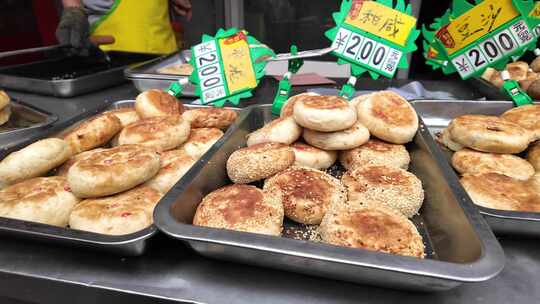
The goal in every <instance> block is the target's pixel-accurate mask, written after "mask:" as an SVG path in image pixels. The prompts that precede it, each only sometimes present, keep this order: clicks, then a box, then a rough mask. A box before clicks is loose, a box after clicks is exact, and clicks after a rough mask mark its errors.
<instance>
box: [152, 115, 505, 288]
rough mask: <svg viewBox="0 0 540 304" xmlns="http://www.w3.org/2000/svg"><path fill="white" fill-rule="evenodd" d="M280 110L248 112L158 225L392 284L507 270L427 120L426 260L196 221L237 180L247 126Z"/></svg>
mask: <svg viewBox="0 0 540 304" xmlns="http://www.w3.org/2000/svg"><path fill="white" fill-rule="evenodd" d="M274 118H275V117H274V116H272V114H271V105H262V106H252V107H250V108H248V109H247V110H246V111H245V112H243V113H242V114H241V115H240V117H239V119H238V120H237V123H238V125H237V126H235V129H234V130H233V132H229V134H228V136H227V138H226V141H225V143H224V144H223V145H221V146H220V147H219V146H214V147H213V148H212V149H210V150H209V152H208V154H207V155H206V156H207V157H208V161H207V162H199V163H197V164H196V165H195V166H194V168H193V170H191V171H190V172H188V173H187V174H186V177H185V178H184V179H182V181H180V183H178V184H177V185H176V187H175V188H174V189H173V190H171V192H169V193H168V194H167V195H166V196H165V197H164V198H163V199H162V200H161V201H160V203H159V204H158V206H157V207H156V209H155V210H154V223H155V225H156V226H157V227H158V228H159V229H160V230H161V231H163V232H165V233H166V234H167V235H169V236H171V237H173V238H176V239H178V240H181V241H183V242H185V243H186V244H187V245H188V246H190V247H191V248H192V249H193V250H195V251H196V252H198V253H200V254H201V255H204V256H207V257H211V258H217V259H222V260H231V261H237V262H241V263H247V264H255V265H259V266H263V267H272V268H278V269H283V270H288V271H294V272H300V273H306V274H310V275H316V276H322V277H326V278H332V279H339V280H345V281H351V282H356V283H363V284H371V285H380V286H385V287H392V288H404V289H411V290H422V291H433V290H446V289H451V288H453V287H456V286H458V285H460V284H461V283H462V282H479V281H485V280H488V279H490V278H492V277H494V276H495V275H497V274H498V273H499V272H500V271H501V270H502V268H503V265H504V254H503V251H502V249H501V247H500V245H499V243H498V242H497V240H496V239H495V237H494V236H493V234H492V232H491V230H490V229H489V226H488V225H487V224H486V222H485V220H484V219H483V218H482V216H481V215H480V214H478V212H477V210H476V209H475V208H474V206H473V204H472V202H471V201H470V199H469V198H468V197H467V196H466V194H465V192H464V190H463V189H462V188H461V187H460V186H459V181H458V180H457V177H456V176H455V174H453V172H451V168H449V166H448V163H447V162H446V161H445V159H444V156H443V155H442V152H441V151H440V149H438V147H437V146H436V143H435V142H434V141H433V139H432V138H431V136H430V134H429V133H428V131H427V128H425V127H424V126H423V124H422V125H421V128H420V129H419V131H418V133H417V134H416V136H415V138H414V142H413V143H411V144H409V145H408V147H407V149H408V151H409V152H410V154H411V158H412V162H411V167H410V170H411V171H412V172H413V173H415V174H416V175H417V176H418V177H419V178H420V179H421V180H422V181H423V186H424V189H425V194H426V199H425V201H424V205H423V207H422V209H421V212H420V216H418V217H416V218H415V219H413V222H414V223H415V225H416V226H417V227H418V228H419V232H420V233H421V234H423V238H424V242H425V245H426V253H427V258H426V259H424V260H420V259H416V258H411V257H404V256H398V255H391V254H385V253H379V252H373V251H368V250H362V249H351V248H343V247H337V246H331V245H326V244H322V243H317V242H312V241H307V240H298V239H291V238H285V237H281V238H279V237H273V236H266V235H260V234H252V233H245V232H237V231H231V230H222V229H214V228H208V227H199V226H194V225H191V223H192V219H193V216H194V213H195V210H196V208H197V205H198V204H199V202H200V201H201V200H202V198H203V197H204V196H205V195H206V194H208V193H209V192H211V191H213V190H216V189H218V188H220V187H222V186H225V185H228V184H231V181H230V180H229V179H228V177H227V172H226V161H227V159H228V157H229V155H230V154H231V153H232V152H234V151H235V150H237V149H239V148H241V147H244V146H245V144H246V135H247V134H248V133H250V132H252V131H254V130H255V129H258V128H260V127H262V126H263V125H264V124H265V123H268V122H270V121H271V120H272V119H274Z"/></svg>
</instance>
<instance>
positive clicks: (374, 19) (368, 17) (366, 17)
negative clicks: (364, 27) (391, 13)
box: [360, 10, 381, 25]
mask: <svg viewBox="0 0 540 304" xmlns="http://www.w3.org/2000/svg"><path fill="white" fill-rule="evenodd" d="M360 20H361V21H362V22H363V23H370V22H371V24H373V25H379V21H381V15H377V14H376V13H374V12H373V11H372V10H368V11H367V12H365V13H363V14H362V17H361V18H360Z"/></svg>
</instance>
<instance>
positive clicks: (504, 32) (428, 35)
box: [422, 0, 540, 79]
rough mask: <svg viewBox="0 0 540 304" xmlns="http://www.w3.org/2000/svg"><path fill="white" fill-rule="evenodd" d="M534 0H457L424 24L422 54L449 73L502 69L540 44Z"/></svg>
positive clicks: (472, 74) (478, 73)
mask: <svg viewBox="0 0 540 304" xmlns="http://www.w3.org/2000/svg"><path fill="white" fill-rule="evenodd" d="M537 6H538V5H536V6H535V3H534V1H533V0H485V1H476V5H474V4H472V3H469V2H468V1H466V0H454V2H453V4H452V8H451V9H449V10H448V11H447V12H446V13H445V14H444V15H443V16H442V17H440V18H437V19H435V22H434V23H433V24H431V25H430V26H429V27H423V29H422V32H423V36H424V57H425V58H426V62H427V64H429V65H431V66H432V67H433V68H434V69H437V68H441V69H442V71H443V72H444V73H445V74H450V73H455V72H458V73H459V75H460V76H461V78H463V79H468V78H471V77H479V76H481V75H482V73H483V72H484V71H485V69H486V68H488V67H494V68H498V69H503V68H504V67H505V65H506V64H507V63H508V61H509V60H511V59H513V58H519V57H521V56H522V55H523V54H524V53H525V52H526V51H527V50H533V49H534V48H535V47H536V40H537V35H536V34H535V32H534V30H535V28H536V26H537V25H538V24H539V23H540V22H539V21H540V19H538V17H537V16H535V14H536V13H535V7H537Z"/></svg>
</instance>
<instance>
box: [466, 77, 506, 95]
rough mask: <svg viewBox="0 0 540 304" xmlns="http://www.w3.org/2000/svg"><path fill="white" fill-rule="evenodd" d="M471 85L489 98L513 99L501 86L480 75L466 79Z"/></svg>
mask: <svg viewBox="0 0 540 304" xmlns="http://www.w3.org/2000/svg"><path fill="white" fill-rule="evenodd" d="M465 82H466V83H467V84H468V85H469V87H471V88H472V89H473V90H474V91H476V92H478V93H479V94H480V95H482V96H484V97H486V98H487V99H488V100H511V99H510V97H509V96H508V95H506V94H504V93H503V92H502V91H501V90H500V89H499V88H497V87H496V86H494V85H493V84H492V83H491V82H489V81H487V80H484V79H482V78H480V77H475V78H470V79H467V80H466V81H465Z"/></svg>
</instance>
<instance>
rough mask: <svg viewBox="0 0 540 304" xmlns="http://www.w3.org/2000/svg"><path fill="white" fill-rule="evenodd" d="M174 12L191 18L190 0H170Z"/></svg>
mask: <svg viewBox="0 0 540 304" xmlns="http://www.w3.org/2000/svg"><path fill="white" fill-rule="evenodd" d="M172 4H173V9H174V12H175V13H177V14H178V15H180V16H184V17H186V19H187V20H188V21H189V20H191V1H190V0H172Z"/></svg>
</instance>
